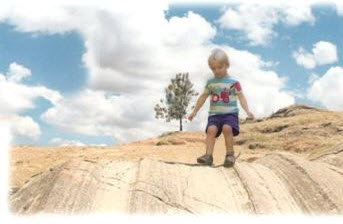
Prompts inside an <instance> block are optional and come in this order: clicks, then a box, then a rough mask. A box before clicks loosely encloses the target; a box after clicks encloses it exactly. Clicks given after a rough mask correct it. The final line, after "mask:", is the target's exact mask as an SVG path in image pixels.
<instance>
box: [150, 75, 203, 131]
mask: <svg viewBox="0 0 343 224" xmlns="http://www.w3.org/2000/svg"><path fill="white" fill-rule="evenodd" d="M197 95H198V93H197V92H195V91H194V89H193V84H192V82H191V81H190V80H189V76H188V73H179V74H176V75H175V77H174V78H172V79H171V80H170V84H169V85H168V87H166V88H165V101H164V100H163V99H161V100H160V103H161V105H160V104H159V103H158V104H156V106H155V108H154V109H155V112H156V114H155V118H156V119H166V121H167V122H170V121H171V120H173V119H175V120H179V121H180V131H182V120H183V118H185V116H186V114H187V108H188V106H189V104H190V101H191V99H192V97H193V96H197ZM193 108H194V106H193V107H192V109H193Z"/></svg>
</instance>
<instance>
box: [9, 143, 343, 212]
mask: <svg viewBox="0 0 343 224" xmlns="http://www.w3.org/2000/svg"><path fill="white" fill-rule="evenodd" d="M340 147H342V145H341V146H340ZM334 151H335V150H334ZM342 155H343V153H342V150H340V149H337V150H336V151H335V152H333V151H332V153H331V154H329V153H328V154H327V155H323V156H320V157H318V158H316V159H313V160H312V161H309V160H307V159H305V158H303V157H301V156H297V155H294V154H290V153H284V152H273V153H270V154H268V155H267V156H265V157H262V158H259V159H257V160H255V161H253V162H251V163H249V162H237V163H236V165H235V167H234V168H224V167H223V166H219V167H215V168H213V167H204V166H197V165H196V164H184V163H177V162H164V161H157V160H151V159H143V160H140V161H138V162H129V161H100V162H94V161H91V160H76V161H70V162H67V163H64V164H63V165H61V166H58V167H55V168H53V169H51V170H50V171H47V172H44V173H41V174H39V175H37V176H35V177H33V178H31V180H30V181H29V182H28V183H26V184H25V185H24V186H23V187H21V188H20V189H19V190H18V191H17V192H15V193H14V194H13V195H11V196H10V203H11V210H12V211H13V212H14V213H16V214H32V213H41V212H47V213H67V214H74V213H89V212H105V211H106V212H124V213H164V214H166V213H168V214H169V213H178V214H180V213H190V214H204V213H248V214H277V213H282V214H285V213H286V214H288V213H306V214H342V213H343V187H342V186H343V166H342V163H341V162H342V160H339V161H341V162H332V161H334V158H335V157H336V158H337V157H339V158H342ZM331 156H332V158H331Z"/></svg>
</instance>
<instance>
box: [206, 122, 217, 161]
mask: <svg viewBox="0 0 343 224" xmlns="http://www.w3.org/2000/svg"><path fill="white" fill-rule="evenodd" d="M217 131H218V128H217V127H216V126H215V125H211V126H209V127H208V129H207V137H206V154H207V155H213V148H214V144H215V142H216V134H217Z"/></svg>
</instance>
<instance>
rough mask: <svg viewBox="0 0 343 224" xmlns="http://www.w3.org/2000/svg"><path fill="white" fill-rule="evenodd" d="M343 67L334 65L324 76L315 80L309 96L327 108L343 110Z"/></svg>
mask: <svg viewBox="0 0 343 224" xmlns="http://www.w3.org/2000/svg"><path fill="white" fill-rule="evenodd" d="M342 96H343V68H342V67H332V68H330V69H329V70H328V71H327V72H326V73H325V74H324V75H323V76H321V77H320V78H318V79H316V80H315V81H313V84H312V86H311V87H310V88H309V90H308V98H309V99H311V100H313V101H317V102H320V103H321V104H323V105H324V106H325V107H326V108H327V109H329V110H334V111H342V110H343V101H342Z"/></svg>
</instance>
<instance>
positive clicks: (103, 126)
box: [0, 3, 343, 145]
mask: <svg viewBox="0 0 343 224" xmlns="http://www.w3.org/2000/svg"><path fill="white" fill-rule="evenodd" d="M16 7H17V8H16ZM42 7H43V8H44V7H45V6H44V5H43V6H42ZM46 7H47V8H46V10H51V14H52V15H56V14H57V15H60V17H59V18H55V17H49V13H46V14H45V13H42V14H41V15H40V14H37V15H35V16H36V17H33V16H32V14H31V15H30V10H33V8H32V9H30V8H28V9H27V10H26V11H27V12H24V10H21V9H22V8H21V7H20V6H15V7H14V9H15V10H14V12H13V11H12V14H11V13H6V10H4V12H1V11H0V74H2V75H3V77H5V79H3V80H2V79H0V84H1V80H2V82H3V84H2V85H3V87H2V88H3V90H4V89H6V93H4V92H5V91H3V92H1V91H0V93H1V94H6V95H5V96H3V97H2V98H1V97H0V103H1V104H2V105H4V107H3V109H2V110H0V113H1V114H5V115H6V116H12V118H14V119H13V131H12V133H13V136H14V141H13V142H14V143H15V144H33V145H63V144H64V145H68V144H69V145H73V144H74V145H75V144H76V145H77V144H78V145H92V144H93V145H112V144H116V143H120V142H126V141H132V140H137V139H141V138H148V137H154V136H157V135H158V134H159V133H161V132H164V131H168V130H174V129H175V130H177V122H175V123H173V122H172V123H169V124H166V123H165V122H163V121H156V120H155V119H154V114H153V105H154V104H156V103H157V102H158V99H159V98H162V97H163V95H164V94H163V86H166V85H167V83H168V80H169V79H170V78H171V77H172V76H173V74H175V73H176V72H178V71H187V72H190V75H191V79H192V81H193V82H194V83H195V88H196V89H197V90H198V91H202V88H203V83H204V82H205V81H206V79H207V78H209V77H210V71H209V69H208V68H207V64H206V60H207V57H208V54H209V53H210V50H211V49H213V48H214V47H221V48H223V49H224V50H225V51H226V52H228V54H229V57H230V60H231V62H232V69H230V72H232V74H233V75H234V76H236V77H237V78H238V79H239V80H240V81H241V84H242V87H243V90H244V91H245V95H246V97H247V99H248V104H249V106H250V108H251V111H252V112H253V113H254V114H255V116H257V117H263V116H268V115H270V114H271V113H272V112H275V111H276V110H277V109H279V108H282V107H285V106H288V105H291V104H293V103H304V104H309V105H313V106H317V107H322V108H325V109H329V110H335V111H339V110H343V105H342V103H340V102H338V99H339V97H342V96H343V93H342V90H341V89H343V86H341V85H342V83H343V78H342V77H343V74H342V71H343V69H342V67H343V66H342V55H341V54H342V47H343V40H342V38H341V37H342V36H343V13H342V12H341V11H340V9H339V8H336V6H335V5H334V4H326V5H320V6H319V5H304V6H302V7H299V8H300V9H299V10H295V8H294V7H291V6H290V7H288V6H282V7H280V6H263V5H262V6H261V5H260V6H257V8H258V7H262V8H267V7H271V8H270V10H266V11H265V12H264V11H263V10H260V11H258V10H254V6H252V7H251V6H244V5H243V4H236V5H232V4H212V5H211V4H205V5H196V4H171V3H169V4H168V3H164V4H162V3H161V5H157V6H156V5H154V7H146V8H147V10H151V11H150V12H148V14H149V15H150V16H146V17H145V16H144V14H143V13H142V12H137V11H134V10H133V11H130V10H132V9H130V10H128V11H127V12H125V13H123V12H124V11H121V10H124V9H125V6H122V8H120V7H119V9H118V7H116V6H113V7H114V8H113V9H112V8H111V7H109V8H108V9H105V10H103V9H100V8H99V9H98V8H97V7H96V6H94V7H93V6H92V7H93V8H91V9H89V8H88V9H87V8H86V7H83V6H82V5H80V6H77V5H76V6H75V5H74V6H70V5H66V6H65V5H58V4H56V6H55V5H54V6H52V7H51V6H49V7H48V6H46ZM5 8H6V6H5ZM71 8H72V9H73V10H75V12H76V14H77V13H79V14H78V16H77V15H74V14H68V13H69V12H70V11H71V10H70V9H71ZM85 8H86V9H85ZM148 8H149V9H148ZM255 8H256V7H255ZM262 8H261V9H262ZM16 9H17V11H16ZM87 10H89V12H91V13H88V11H87ZM106 10H108V11H106ZM85 12H87V13H85ZM94 12H95V13H94ZM271 12H272V13H271ZM1 13H3V15H1ZM122 13H123V15H122ZM268 13H271V14H268ZM224 15H226V17H225V16H224ZM82 16H84V17H82ZM125 18H126V19H125ZM141 22H142V23H141ZM143 23H145V28H144V26H143ZM147 24H148V25H147ZM242 24H243V25H242ZM159 27H160V29H159ZM190 31H191V32H190ZM134 37H135V38H134ZM245 62H246V63H245ZM11 77H12V78H13V79H15V78H17V80H19V81H16V82H15V83H14V84H13V82H11V81H10V80H11ZM0 78H1V77H0ZM335 80H336V81H335ZM39 87H43V88H44V89H42V88H39ZM11 88H12V89H11ZM21 91H22V92H21ZM31 93H32V95H31ZM12 97H13V100H8V99H12ZM6 99H7V100H6ZM1 100H2V101H1ZM194 100H195V99H194ZM22 101H23V102H24V103H21V102H22ZM25 102H29V103H28V104H27V103H25ZM7 104H8V105H7ZM29 104H31V105H29ZM240 109H241V111H242V112H241V117H242V118H244V116H245V112H244V111H243V110H242V108H240ZM206 116H207V108H206V106H204V108H202V110H201V113H199V115H198V117H197V119H195V120H194V121H193V122H191V123H190V122H188V123H186V127H185V128H186V130H189V131H194V130H202V129H203V128H204V125H205V123H206Z"/></svg>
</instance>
